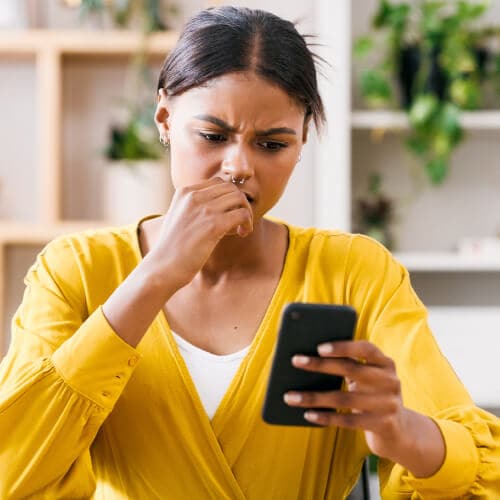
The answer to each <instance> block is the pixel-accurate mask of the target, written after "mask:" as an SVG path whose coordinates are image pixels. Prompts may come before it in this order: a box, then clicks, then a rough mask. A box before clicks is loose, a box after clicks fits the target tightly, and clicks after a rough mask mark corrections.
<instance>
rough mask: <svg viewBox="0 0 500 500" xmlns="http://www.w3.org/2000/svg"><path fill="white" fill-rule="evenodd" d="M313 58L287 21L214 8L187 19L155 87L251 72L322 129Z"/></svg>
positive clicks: (175, 91) (173, 90) (172, 89)
mask: <svg viewBox="0 0 500 500" xmlns="http://www.w3.org/2000/svg"><path fill="white" fill-rule="evenodd" d="M316 58H317V56H316V55H315V54H314V53H313V52H311V50H310V49H309V47H308V46H307V43H306V41H305V38H304V37H303V36H302V35H300V34H299V32H298V31H297V30H296V28H295V25H294V24H293V23H291V22H290V21H286V20H284V19H282V18H280V17H278V16H276V15H274V14H271V13H269V12H265V11H263V10H254V9H248V8H244V7H229V6H224V7H213V8H209V9H205V10H202V11H201V12H199V13H198V14H196V15H195V16H193V17H192V18H191V19H190V20H189V21H188V22H187V23H186V25H185V26H184V29H183V31H182V33H181V35H180V38H179V40H178V42H177V44H176V46H175V47H174V49H173V50H172V52H171V53H170V54H169V55H168V57H167V58H166V59H165V62H164V63H163V67H162V69H161V72H160V77H159V81H158V89H160V88H164V89H165V91H166V92H167V95H171V96H175V95H179V94H181V93H182V92H185V91H186V90H189V89H190V88H193V87H197V86H200V85H203V84H204V83H206V82H208V81H209V80H211V79H212V78H216V77H218V76H222V75H224V74H227V73H232V72H243V71H250V72H253V73H255V74H256V75H259V76H261V77H263V78H265V79H266V80H268V81H270V82H271V83H274V84H276V85H278V86H279V87H281V88H282V89H283V90H284V91H285V92H286V93H287V94H288V95H289V96H290V97H291V98H292V99H294V100H295V101H296V102H297V103H299V104H300V105H302V106H303V107H304V109H305V114H306V118H308V117H310V116H311V117H312V118H313V119H314V123H315V125H316V127H317V128H320V127H321V125H322V124H323V123H324V122H325V111H324V107H323V102H322V100H321V96H320V94H319V91H318V82H317V75H316V67H315V59H316Z"/></svg>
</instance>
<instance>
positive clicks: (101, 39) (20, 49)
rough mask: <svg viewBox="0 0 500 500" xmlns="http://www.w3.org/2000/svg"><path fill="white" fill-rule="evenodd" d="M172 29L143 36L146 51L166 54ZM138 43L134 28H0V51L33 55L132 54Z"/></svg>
mask: <svg viewBox="0 0 500 500" xmlns="http://www.w3.org/2000/svg"><path fill="white" fill-rule="evenodd" d="M178 36H179V34H178V32H176V31H164V32H158V33H153V34H151V35H150V36H149V37H148V38H147V42H146V43H147V48H148V53H150V54H158V55H166V54H167V53H168V52H169V51H170V50H171V49H172V47H173V46H174V44H175V43H176V41H177V38H178ZM141 43H142V35H141V34H140V33H138V32H135V31H127V30H123V31H119V30H113V31H98V30H96V31H84V30H66V31H56V30H25V31H17V30H16V31H8V30H4V31H0V54H5V55H13V54H36V53H38V52H40V51H43V50H54V51H56V52H59V53H61V54H81V55H103V56H104V55H117V54H132V53H133V52H135V51H137V50H138V49H139V47H140V46H141Z"/></svg>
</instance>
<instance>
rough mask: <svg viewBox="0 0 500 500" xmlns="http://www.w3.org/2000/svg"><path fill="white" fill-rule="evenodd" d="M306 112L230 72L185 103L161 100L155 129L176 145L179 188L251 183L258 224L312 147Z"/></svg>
mask: <svg viewBox="0 0 500 500" xmlns="http://www.w3.org/2000/svg"><path fill="white" fill-rule="evenodd" d="M304 116H305V112H304V109H303V108H301V107H300V106H299V105H298V104H297V103H296V102H295V101H294V100H292V99H291V98H290V96H289V95H288V94H287V93H286V92H285V91H283V90H282V89H281V88H280V87H278V86H276V85H273V84H271V83H269V82H267V81H266V80H263V79H262V78H259V77H258V76H256V75H254V74H253V73H229V74H226V75H224V76H221V77H218V78H215V79H213V80H211V81H210V82H209V83H208V84H206V85H203V86H201V87H196V88H193V89H190V90H188V91H186V92H184V93H182V94H181V95H179V96H176V97H173V98H172V97H167V96H166V95H165V94H164V93H163V92H161V94H160V98H159V102H158V108H157V111H156V116H155V118H156V123H157V126H158V129H159V132H160V134H161V135H163V136H166V137H168V138H169V139H170V153H171V172H172V181H173V184H174V186H175V188H176V189H178V188H180V187H183V186H189V185H193V184H196V183H199V182H200V181H204V180H208V179H210V178H213V177H216V176H217V177H220V178H222V179H223V180H226V181H230V180H231V178H232V177H234V178H235V179H245V183H244V184H242V185H240V184H238V187H239V188H240V189H241V190H242V191H243V192H244V193H245V194H246V195H247V198H249V201H250V202H251V206H252V209H253V215H254V219H255V218H256V217H257V218H258V217H261V216H262V215H264V214H265V213H266V212H267V211H268V210H269V209H270V208H272V207H273V206H274V205H275V204H276V203H277V201H278V200H279V198H280V196H281V194H282V193H283V191H284V189H285V186H286V184H287V182H288V179H289V178H290V175H291V174H292V172H293V169H294V167H295V164H296V163H297V160H298V158H299V155H300V152H301V149H302V145H303V144H304V142H305V140H306V133H307V123H305V122H304Z"/></svg>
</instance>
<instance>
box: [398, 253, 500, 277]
mask: <svg viewBox="0 0 500 500" xmlns="http://www.w3.org/2000/svg"><path fill="white" fill-rule="evenodd" d="M394 256H395V257H396V259H398V260H399V261H400V262H401V263H402V264H403V265H404V266H405V267H406V268H407V269H408V270H409V271H421V272H487V271H490V272H500V256H498V257H477V256H466V255H460V254H458V253H454V252H432V253H431V252H416V253H410V252H401V253H395V254H394Z"/></svg>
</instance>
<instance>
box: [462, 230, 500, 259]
mask: <svg viewBox="0 0 500 500" xmlns="http://www.w3.org/2000/svg"><path fill="white" fill-rule="evenodd" d="M458 253H459V254H460V255H463V256H471V257H489V258H496V259H500V235H499V236H497V237H496V238H493V237H489V238H488V237H484V238H471V237H469V238H462V239H461V240H460V241H459V243H458Z"/></svg>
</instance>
